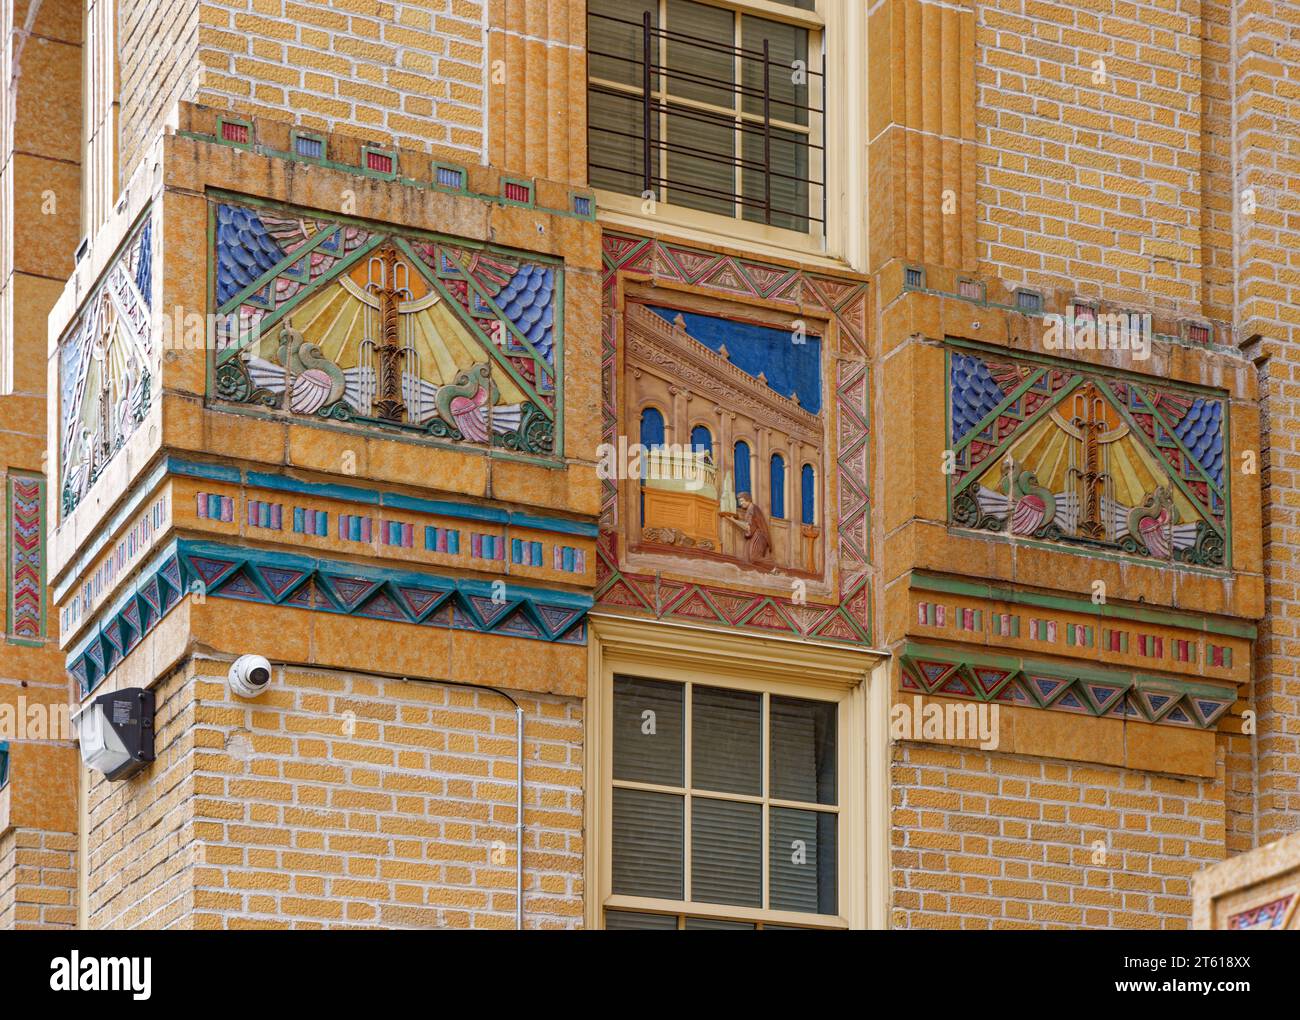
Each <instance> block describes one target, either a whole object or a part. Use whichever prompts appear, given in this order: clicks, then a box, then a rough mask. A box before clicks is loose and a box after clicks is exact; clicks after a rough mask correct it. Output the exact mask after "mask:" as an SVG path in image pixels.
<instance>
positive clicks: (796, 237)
mask: <svg viewBox="0 0 1300 1020" xmlns="http://www.w3.org/2000/svg"><path fill="white" fill-rule="evenodd" d="M640 210H641V199H639V198H636V197H634V196H631V195H621V194H619V193H617V192H613V191H603V190H597V191H596V219H597V221H598V222H599V223H600V224H601V225H602V226H608V227H618V228H621V229H626V230H634V231H636V232H638V233H643V234H654V235H657V236H661V237H662V236H671V237H674V238H677V239H680V240H684V241H693V242H696V243H701V244H707V245H715V246H723V247H727V248H732V249H739V250H741V251H744V252H745V253H746V254H749V255H753V256H756V257H759V258H766V259H772V258H776V259H784V260H786V261H795V262H798V263H799V264H800V265H801V266H804V267H813V268H818V269H829V270H834V271H837V272H844V271H846V270H849V269H851V267H850V266H849V264H848V262H847V260H845V259H844V258H842V257H839V256H837V255H833V254H828V253H827V252H826V251H825V248H824V239H823V238H822V237H821V236H816V237H814V236H813V235H809V234H799V233H796V232H795V231H792V230H781V229H779V228H777V227H766V226H763V225H762V224H758V223H748V222H746V221H744V220H735V219H730V218H728V217H725V216H717V215H714V214H712V213H705V212H698V211H696V210H694V209H686V208H684V207H682V206H674V205H669V204H668V203H665V202H661V203H659V205H658V210H659V211H658V212H657V213H655V214H654V215H653V216H647V215H645V214H644V213H642V212H641V211H640Z"/></svg>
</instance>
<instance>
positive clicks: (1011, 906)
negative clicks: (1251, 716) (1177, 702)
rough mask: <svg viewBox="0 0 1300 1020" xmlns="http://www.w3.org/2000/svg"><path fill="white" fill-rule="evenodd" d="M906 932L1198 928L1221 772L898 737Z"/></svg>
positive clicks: (1219, 819) (899, 863) (897, 866)
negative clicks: (1196, 889)
mask: <svg viewBox="0 0 1300 1020" xmlns="http://www.w3.org/2000/svg"><path fill="white" fill-rule="evenodd" d="M893 784H894V785H893V791H892V793H893V802H894V809H893V825H894V828H893V849H892V870H893V886H894V912H893V922H894V926H895V927H897V928H1189V927H1191V919H1192V889H1191V876H1192V875H1193V874H1194V873H1195V872H1196V871H1197V870H1198V869H1200V868H1202V867H1204V866H1205V865H1206V864H1207V863H1211V862H1214V861H1217V860H1219V859H1220V858H1221V856H1222V846H1223V838H1224V822H1223V815H1224V807H1223V780H1222V777H1221V776H1220V778H1218V779H1215V780H1209V779H1191V778H1177V777H1173V776H1161V775H1157V774H1155V773H1151V772H1140V771H1136V770H1125V769H1116V768H1104V767H1099V766H1092V765H1080V764H1076V763H1068V762H1056V761H1052V760H1050V759H1049V760H1043V759H1039V758H1029V757H1024V756H1017V755H1005V754H988V753H984V752H980V751H974V750H947V749H937V748H935V747H933V746H929V747H927V746H924V745H918V744H911V743H902V744H897V745H895V747H894V768H893Z"/></svg>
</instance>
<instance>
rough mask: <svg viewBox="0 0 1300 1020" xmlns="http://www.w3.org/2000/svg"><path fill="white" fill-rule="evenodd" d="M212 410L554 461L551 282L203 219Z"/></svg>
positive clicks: (447, 247) (411, 240)
mask: <svg viewBox="0 0 1300 1020" xmlns="http://www.w3.org/2000/svg"><path fill="white" fill-rule="evenodd" d="M211 234H212V236H211V264H212V273H211V276H212V285H213V295H212V303H213V307H214V310H215V312H216V315H217V339H216V348H217V349H216V352H215V357H214V366H213V367H214V379H213V383H212V388H211V390H210V392H211V394H212V396H213V398H214V399H215V400H216V401H218V402H222V403H226V404H242V405H248V406H249V407H252V408H256V409H259V410H262V411H275V412H279V413H286V414H288V415H290V416H292V417H295V418H300V419H306V420H315V421H326V422H332V423H337V424H344V425H350V426H356V427H361V428H370V429H385V430H397V431H399V432H401V433H403V434H405V435H407V436H409V437H411V438H422V439H427V440H430V441H434V442H438V443H442V444H450V445H454V446H460V447H469V448H478V449H484V450H493V449H500V450H508V451H512V452H514V453H520V454H526V455H533V456H537V457H541V458H547V459H550V458H554V457H556V456H558V455H559V454H560V453H561V452H562V451H561V450H559V449H558V444H559V437H560V436H561V435H562V434H563V430H562V428H561V419H562V414H563V396H562V393H561V388H560V387H559V385H557V380H558V379H561V378H563V357H564V355H563V343H562V339H561V338H562V332H563V328H562V314H561V309H562V306H563V272H562V269H561V266H560V265H559V263H558V262H556V261H555V260H552V259H548V258H545V257H543V256H538V255H532V254H524V253H521V252H515V251H508V250H506V249H503V248H498V247H496V246H492V245H485V244H478V243H473V242H468V241H463V240H456V239H452V238H448V237H442V236H439V235H434V234H419V233H414V232H410V231H406V230H402V231H398V230H395V229H390V228H385V227H382V226H377V225H373V224H366V223H360V222H353V221H344V220H335V219H330V218H325V217H322V216H320V215H317V214H315V213H308V212H304V211H301V210H293V209H289V208H281V207H272V206H262V205H259V206H253V205H250V204H242V203H237V202H234V201H225V200H223V201H218V202H214V203H213V205H212V210H211Z"/></svg>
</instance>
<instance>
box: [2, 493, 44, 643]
mask: <svg viewBox="0 0 1300 1020" xmlns="http://www.w3.org/2000/svg"><path fill="white" fill-rule="evenodd" d="M5 513H6V517H7V519H8V525H7V527H6V529H5V533H6V534H7V535H8V536H9V542H8V546H9V548H8V561H7V562H8V570H7V573H8V578H7V580H8V583H7V584H6V585H5V588H6V589H7V591H8V593H9V595H8V599H7V600H6V602H7V605H6V607H5V608H6V612H5V633H6V634H7V636H8V638H9V640H11V641H14V642H16V643H20V644H27V643H31V644H39V643H40V642H41V641H43V640H44V639H45V622H46V621H45V479H44V478H43V477H42V476H40V475H23V474H11V475H10V476H9V478H8V480H7V493H6V499H5Z"/></svg>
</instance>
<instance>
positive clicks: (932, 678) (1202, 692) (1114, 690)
mask: <svg viewBox="0 0 1300 1020" xmlns="http://www.w3.org/2000/svg"><path fill="white" fill-rule="evenodd" d="M901 663H902V679H901V686H902V687H903V689H904V690H908V691H918V692H920V693H922V694H931V695H942V696H944V697H955V698H970V699H974V700H977V701H988V702H998V703H1000V704H1005V705H1012V706H1020V707H1023V708H1049V709H1053V710H1056V711H1061V712H1075V713H1078V714H1080V715H1091V716H1096V717H1108V718H1128V719H1133V720H1135V721H1138V722H1151V723H1166V724H1169V725H1171V726H1184V727H1189V728H1196V729H1210V728H1212V727H1213V726H1214V725H1215V723H1217V722H1218V721H1219V719H1220V718H1221V717H1222V716H1223V715H1224V713H1226V712H1227V711H1228V709H1230V708H1231V707H1232V704H1233V702H1234V701H1235V700H1236V697H1237V695H1236V691H1235V690H1233V689H1232V688H1228V687H1218V686H1214V685H1210V684H1193V683H1188V682H1186V681H1183V680H1176V679H1173V678H1169V677H1148V676H1142V675H1138V674H1133V673H1127V672H1123V671H1120V670H1105V671H1103V670H1083V669H1079V668H1077V667H1075V666H1072V665H1069V664H1064V663H1057V664H1047V663H1035V662H1031V661H1027V660H1021V659H1015V658H1007V657H1000V656H981V655H975V654H969V653H965V652H962V651H960V650H958V649H953V648H933V647H928V646H925V645H918V644H912V643H909V644H908V645H907V646H906V647H905V648H904V650H903V655H902V657H901Z"/></svg>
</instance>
